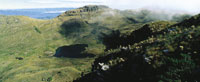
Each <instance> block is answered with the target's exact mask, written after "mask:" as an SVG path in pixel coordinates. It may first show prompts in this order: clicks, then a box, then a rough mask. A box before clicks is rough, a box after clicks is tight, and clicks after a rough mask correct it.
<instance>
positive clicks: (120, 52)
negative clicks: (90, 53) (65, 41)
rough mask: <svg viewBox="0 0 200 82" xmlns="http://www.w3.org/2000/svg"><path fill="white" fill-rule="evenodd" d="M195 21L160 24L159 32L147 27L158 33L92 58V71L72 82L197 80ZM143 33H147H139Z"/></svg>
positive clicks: (199, 34)
mask: <svg viewBox="0 0 200 82" xmlns="http://www.w3.org/2000/svg"><path fill="white" fill-rule="evenodd" d="M194 18H195V19H194ZM198 18H199V15H196V16H194V17H192V18H190V19H186V20H184V21H182V22H180V23H177V24H174V25H171V26H167V25H164V27H165V28H162V27H163V26H162V25H161V26H155V27H156V28H158V29H163V30H158V29H154V28H153V27H148V28H150V29H154V30H155V31H154V32H156V31H160V32H159V33H158V34H151V33H150V34H151V35H150V36H147V38H143V40H141V41H139V42H137V43H134V41H132V42H133V43H132V44H131V43H130V45H128V46H125V47H120V48H118V49H114V50H110V51H108V52H106V54H105V56H102V57H99V58H96V59H95V61H94V62H93V64H92V70H91V71H92V72H90V73H88V74H85V75H83V76H82V77H81V78H79V79H77V80H75V81H74V82H93V81H95V82H130V81H137V82H144V81H154V82H158V81H159V82H163V81H164V82H165V81H166V82H169V81H184V82H185V81H187V82H195V81H200V79H199V78H198V76H199V75H200V72H199V67H200V64H199V60H200V55H199V53H200V52H199V50H200V46H199V43H200V39H199V38H200V33H199V32H200V27H199V25H198V22H197V21H199V19H198ZM158 24H159V23H158ZM152 25H154V24H152ZM143 28H144V27H142V28H141V29H143ZM143 31H146V30H143ZM138 33H140V32H137V30H136V31H133V32H132V34H133V35H132V36H128V37H127V38H134V37H135V36H136V35H137V34H138ZM146 33H147V34H148V33H149V32H143V34H146ZM134 35H135V36H134ZM137 36H138V35H137ZM136 39H137V38H136ZM127 40H128V39H127ZM111 41H112V39H111ZM118 41H120V40H118ZM122 45H123V44H122Z"/></svg>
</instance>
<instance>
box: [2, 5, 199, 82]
mask: <svg viewBox="0 0 200 82" xmlns="http://www.w3.org/2000/svg"><path fill="white" fill-rule="evenodd" d="M188 17H189V16H188V15H180V16H179V15H176V16H174V19H173V20H172V19H169V18H168V15H167V14H164V13H156V12H152V11H148V10H141V11H131V10H125V11H120V10H114V9H110V8H108V7H106V6H94V5H90V6H84V7H81V8H78V9H74V10H70V11H67V12H65V13H63V14H61V15H60V16H58V17H57V18H54V19H51V20H38V19H32V18H29V17H25V16H3V15H0V31H1V32H0V46H1V48H0V82H66V81H67V82H70V81H73V80H74V81H87V82H90V81H91V82H94V81H95V82H103V81H108V82H119V81H120V82H121V81H123V82H127V81H129V80H133V81H150V80H152V81H199V79H198V75H199V73H198V72H199V70H198V68H199V56H198V54H199V49H200V47H199V46H198V45H199V35H200V33H199V31H200V30H199V29H200V27H199V25H200V24H199V20H198V19H199V16H198V15H197V16H194V17H192V18H190V19H186V20H184V21H183V22H180V21H182V20H183V19H185V18H188ZM170 20H171V21H172V22H171V21H170ZM176 22H179V23H176ZM84 44H85V45H87V46H88V47H86V48H85V47H83V49H82V47H81V49H77V48H79V47H80V46H78V47H77V46H75V45H84ZM61 47H65V49H66V50H65V49H64V50H62V49H60V48H61ZM56 50H57V51H56ZM75 50H79V51H77V52H75ZM63 51H69V52H70V53H75V54H77V55H73V54H66V53H68V52H63ZM56 52H57V54H58V53H65V54H58V56H59V57H56ZM85 54H86V55H85ZM60 55H61V57H60ZM63 55H64V56H63ZM84 55H85V56H84ZM75 56H80V57H75ZM89 56H92V57H89ZM93 56H95V57H93ZM72 57H75V58H72ZM91 63H92V65H91ZM102 63H103V64H102ZM102 67H103V68H102ZM108 67H109V69H108ZM102 69H103V70H102ZM105 70H106V71H105ZM99 74H100V75H99ZM81 76H82V77H81ZM80 77H81V78H80ZM133 77H134V78H133ZM77 78H80V79H77ZM190 78H192V79H190ZM76 79H77V80H76ZM102 80H103V81H102Z"/></svg>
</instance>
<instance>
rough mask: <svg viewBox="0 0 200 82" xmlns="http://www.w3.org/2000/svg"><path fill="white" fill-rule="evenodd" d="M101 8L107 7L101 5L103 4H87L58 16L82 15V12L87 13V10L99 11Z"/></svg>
mask: <svg viewBox="0 0 200 82" xmlns="http://www.w3.org/2000/svg"><path fill="white" fill-rule="evenodd" d="M103 9H108V7H107V6H103V5H88V6H84V7H81V8H78V9H74V10H70V11H67V12H65V13H63V14H62V15H60V16H76V15H82V14H84V13H87V12H88V13H89V12H97V11H100V10H103ZM60 16H59V17H60Z"/></svg>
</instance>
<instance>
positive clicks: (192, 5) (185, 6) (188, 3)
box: [104, 0, 200, 14]
mask: <svg viewBox="0 0 200 82" xmlns="http://www.w3.org/2000/svg"><path fill="white" fill-rule="evenodd" d="M104 4H105V5H107V6H109V7H111V8H115V9H120V10H126V9H131V10H132V9H134V10H135V9H150V10H160V11H173V12H174V13H180V12H181V13H190V14H197V13H200V5H199V4H200V1H199V0H105V2H104Z"/></svg>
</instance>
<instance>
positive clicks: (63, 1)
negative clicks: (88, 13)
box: [28, 0, 102, 4]
mask: <svg viewBox="0 0 200 82" xmlns="http://www.w3.org/2000/svg"><path fill="white" fill-rule="evenodd" d="M28 3H36V4H38V3H39V4H58V3H59V4H60V3H61V4H67V3H82V4H83V3H102V2H101V1H99V0H48V1H47V0H30V1H28Z"/></svg>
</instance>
